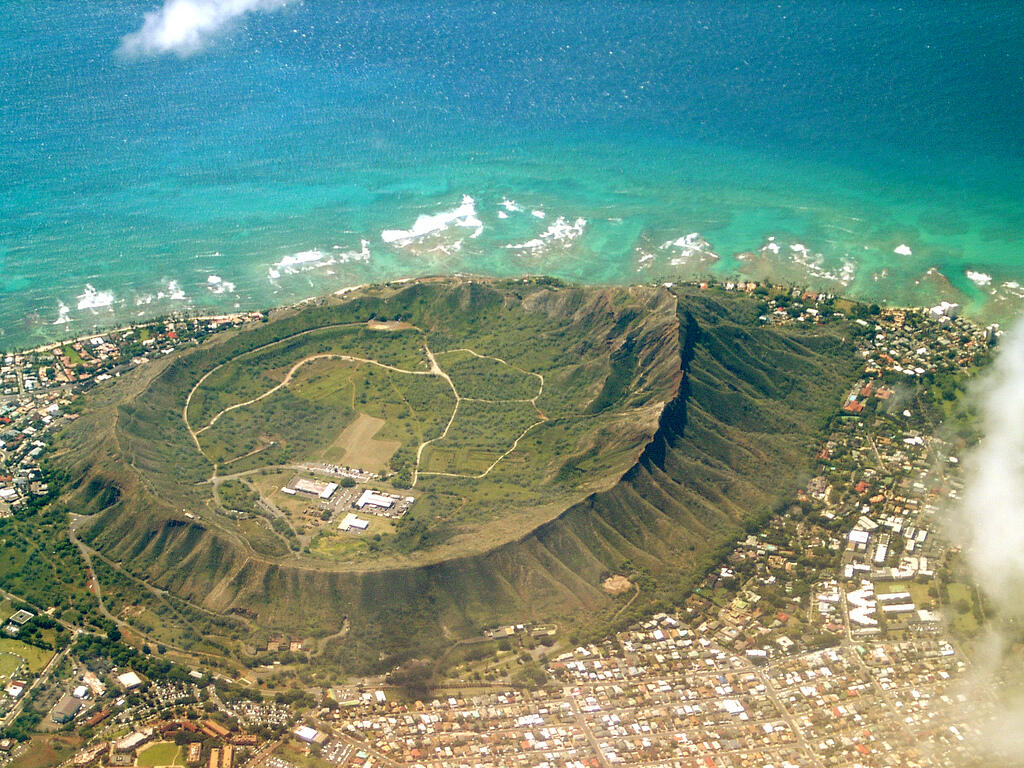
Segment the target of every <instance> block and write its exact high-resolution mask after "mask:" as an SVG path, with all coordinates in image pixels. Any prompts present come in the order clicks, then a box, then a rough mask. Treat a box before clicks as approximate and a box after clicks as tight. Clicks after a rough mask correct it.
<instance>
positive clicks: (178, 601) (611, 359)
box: [53, 278, 859, 671]
mask: <svg viewBox="0 0 1024 768" xmlns="http://www.w3.org/2000/svg"><path fill="white" fill-rule="evenodd" d="M761 312H762V310H761V309H760V305H759V303H758V299H757V297H753V298H751V297H749V296H746V295H740V294H739V292H737V291H731V292H729V291H725V290H723V289H721V288H714V289H709V290H706V291H705V290H698V289H697V288H689V287H685V286H681V287H676V288H673V289H671V290H666V289H664V288H654V287H614V288H608V287H605V288H582V287H577V286H567V285H563V284H561V283H559V282H557V281H552V280H547V279H543V278H532V279H527V280H521V279H520V280H506V281H498V280H478V279H472V280H470V279H468V278H445V279H436V280H419V281H413V282H406V283H402V284H391V285H384V286H377V287H368V288H364V289H361V290H360V291H357V292H353V293H350V294H348V295H346V296H343V297H338V296H333V297H329V298H326V299H320V300H316V301H312V302H309V303H307V304H305V305H303V306H300V307H293V308H289V309H286V310H279V311H275V312H273V313H272V314H271V316H270V318H269V320H268V322H266V323H255V324H250V325H247V326H245V327H243V328H242V329H240V330H237V331H225V332H222V333H218V334H215V335H214V336H213V337H212V338H210V339H207V340H205V341H203V342H202V343H200V344H198V345H196V346H194V347H192V348H189V349H183V350H180V351H178V352H176V353H174V354H171V355H168V356H167V357H166V358H163V359H160V360H154V361H151V362H150V363H148V364H146V365H143V366H141V367H139V368H137V369H136V370H134V371H132V372H130V373H126V374H124V375H123V376H121V377H120V378H119V379H116V380H115V381H111V382H107V383H104V384H102V385H100V386H98V387H96V388H95V389H94V390H92V391H91V392H90V393H89V394H88V395H87V397H86V399H85V402H84V404H83V407H82V408H81V409H80V410H81V416H80V418H79V419H78V420H77V421H75V422H74V424H73V425H71V426H70V427H69V428H67V429H66V430H64V431H63V432H62V433H61V435H60V436H59V437H58V440H57V441H56V446H55V447H56V451H55V455H54V458H53V465H54V466H55V467H56V468H57V469H58V471H59V472H60V475H61V476H60V478H59V480H60V481H61V487H62V493H61V495H60V498H59V499H58V501H57V502H56V503H57V504H61V505H64V506H65V507H66V508H67V509H68V510H69V511H72V512H75V513H77V514H79V515H85V516H89V517H85V518H76V519H75V520H76V522H75V530H76V531H77V536H78V537H79V538H80V539H81V540H82V542H84V544H85V545H87V546H89V547H91V548H92V549H93V551H94V553H95V555H94V557H93V558H92V562H93V566H94V569H96V570H97V579H98V580H99V581H100V582H102V584H103V586H104V599H105V601H106V602H107V603H108V605H111V606H112V608H111V609H112V610H123V609H127V608H130V607H132V606H134V605H135V604H136V603H139V602H140V601H141V602H142V603H143V604H144V605H146V606H149V608H150V611H149V613H147V614H146V616H147V617H149V616H151V617H152V618H151V619H147V621H148V624H147V626H149V627H152V629H151V630H148V631H151V632H154V633H158V634H159V636H160V637H166V639H167V640H168V642H171V643H180V644H181V645H182V646H184V647H186V648H196V649H198V650H203V651H209V652H211V653H215V654H219V655H224V654H229V655H235V654H239V655H240V656H241V657H242V658H248V659H250V660H255V659H256V656H254V654H255V653H256V651H255V650H254V649H255V648H256V647H257V646H258V645H259V644H260V642H262V641H265V640H267V639H268V638H269V637H272V636H273V635H274V633H281V632H287V633H289V634H291V635H293V636H299V637H307V638H308V637H316V638H320V640H319V641H318V644H317V646H316V649H317V650H316V654H315V655H316V656H317V658H318V659H320V660H322V661H324V662H325V663H337V664H340V665H342V666H344V667H345V668H347V669H351V670H360V671H371V670H379V669H381V668H386V667H387V664H388V663H390V661H391V660H395V659H401V658H408V657H410V656H417V655H419V654H423V653H426V654H430V653H435V652H436V653H440V652H442V651H443V648H444V647H446V646H447V645H450V644H451V642H453V640H454V639H456V638H466V637H471V636H479V633H480V631H481V629H483V628H486V627H490V626H495V625H496V624H500V623H507V622H541V623H553V624H557V625H558V626H559V627H562V628H570V627H571V628H572V629H573V631H574V633H575V634H577V635H579V636H580V637H582V636H584V635H586V633H595V634H593V636H597V634H596V633H600V632H604V631H606V630H607V628H608V627H609V626H610V625H612V624H617V623H618V624H621V623H622V622H628V621H630V620H634V619H636V618H638V617H640V616H641V615H643V612H644V611H650V610H652V609H658V607H659V606H662V607H663V606H666V605H669V604H673V603H674V602H678V601H679V600H682V599H685V597H686V596H687V595H688V594H689V589H690V588H691V587H692V585H693V584H694V583H695V582H694V579H696V578H698V577H699V576H700V574H702V573H703V572H704V571H705V570H706V569H707V568H709V567H711V566H712V564H714V563H715V562H718V561H719V560H720V558H721V557H723V556H724V554H725V553H726V552H727V551H728V548H729V547H730V546H731V542H733V541H734V540H735V538H736V536H738V535H739V534H740V533H741V532H742V531H743V529H744V526H749V525H751V524H753V525H754V526H755V527H756V525H758V524H759V522H758V521H763V520H764V519H766V517H767V516H768V515H770V514H772V512H773V511H774V510H776V509H777V508H778V507H779V505H780V504H787V503H790V502H791V500H792V498H793V493H795V491H796V490H797V489H798V488H799V487H801V484H802V483H806V481H807V480H808V479H809V475H808V474H807V473H808V471H809V470H810V469H811V465H812V464H813V461H812V460H813V453H812V446H813V445H815V444H817V441H818V440H820V432H821V430H822V429H824V428H826V426H827V424H828V422H829V419H831V418H834V417H835V413H836V407H837V403H839V402H840V401H841V397H842V395H843V393H844V392H845V391H846V390H847V388H848V387H849V386H850V384H852V382H853V381H854V379H855V376H856V374H857V371H858V370H859V368H858V361H857V360H856V359H855V357H854V355H853V354H852V352H851V350H852V345H851V344H850V343H849V341H848V339H849V335H850V333H852V332H853V327H852V326H850V325H849V324H848V323H847V322H846V321H839V322H835V323H829V324H826V325H823V326H819V325H817V324H793V325H789V326H773V325H765V324H763V323H762V322H761V321H760V320H759V319H758V316H759V314H760V313H761ZM349 462H353V463H355V464H356V465H357V466H362V468H363V469H365V470H367V471H368V472H372V473H374V475H376V476H375V477H372V478H370V477H368V476H365V475H360V476H359V478H358V479H357V480H355V486H354V487H349V488H345V487H342V488H339V489H338V490H337V491H335V494H334V495H333V496H332V500H331V501H329V502H326V503H324V502H321V500H320V499H319V498H318V497H317V496H316V494H315V493H314V494H306V495H303V494H302V493H301V492H299V491H297V492H296V493H295V494H291V493H285V492H284V491H282V490H281V489H282V488H285V487H287V488H289V489H290V490H294V489H296V487H297V486H298V485H299V484H298V483H297V481H299V480H315V481H318V482H323V483H326V482H328V481H336V482H338V483H339V485H340V484H341V483H342V478H340V477H332V476H330V475H328V474H325V473H323V472H321V471H316V467H321V468H322V467H323V466H324V465H325V464H334V465H337V464H339V463H342V464H348V463H349ZM349 466H352V464H349ZM310 487H311V488H312V489H313V490H314V491H315V490H316V489H318V488H319V487H320V486H310ZM367 489H369V490H373V491H376V492H379V493H390V494H393V495H394V496H396V497H398V498H399V499H402V500H403V504H405V505H406V506H407V507H408V510H407V511H406V512H405V513H404V514H403V515H402V516H401V517H400V518H394V517H392V518H389V517H386V516H385V515H382V514H371V513H370V510H368V509H362V510H354V509H352V506H351V503H352V501H353V500H357V499H358V496H357V495H356V494H359V495H361V494H362V493H363V492H364V491H365V490H367ZM345 494H348V495H345ZM300 497H301V498H300ZM406 498H413V499H414V501H413V502H412V503H411V505H410V504H407V503H405V502H404V500H405V499H406ZM337 500H340V506H338V505H336V506H334V507H333V508H330V505H331V504H332V503H335V502H336V501H337ZM396 506H398V505H396ZM350 514H354V515H356V517H357V519H359V520H362V521H366V522H368V523H369V526H368V528H367V529H366V530H365V531H361V530H360V529H359V528H358V527H357V528H356V529H355V530H354V531H353V530H347V531H346V530H339V524H340V523H342V522H343V521H344V520H345V518H346V517H348V516H349V515H350ZM612 574H621V575H623V576H625V577H626V578H627V579H628V580H629V582H630V583H631V584H633V585H634V589H633V590H627V591H626V592H624V593H622V594H620V595H618V596H616V595H610V594H608V592H606V590H605V589H603V588H602V584H603V583H604V582H605V580H606V579H607V578H608V577H609V576H610V575H612ZM147 586H148V587H152V588H154V589H153V590H149V589H146V588H145V587H147ZM627 603H628V604H627ZM126 615H127V614H126ZM580 633H583V634H580ZM261 658H262V657H261ZM253 663H256V662H255V661H253Z"/></svg>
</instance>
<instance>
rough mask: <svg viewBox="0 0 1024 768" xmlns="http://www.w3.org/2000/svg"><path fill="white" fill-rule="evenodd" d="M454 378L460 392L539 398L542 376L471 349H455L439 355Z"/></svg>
mask: <svg viewBox="0 0 1024 768" xmlns="http://www.w3.org/2000/svg"><path fill="white" fill-rule="evenodd" d="M437 359H438V362H439V363H440V364H441V365H442V366H443V367H444V369H445V371H447V372H448V375H449V376H451V377H452V381H453V382H454V383H455V388H456V389H458V390H459V394H460V395H462V397H466V398H476V399H481V400H529V399H531V398H534V397H537V396H538V395H539V394H540V391H541V385H542V381H541V378H540V376H539V375H537V374H536V373H531V372H528V371H523V370H521V369H518V368H513V367H512V366H510V365H509V364H508V363H506V362H505V361H503V360H497V359H495V358H492V357H480V356H479V355H478V354H474V353H473V352H470V351H468V350H455V351H452V352H445V353H442V354H440V355H438V356H437Z"/></svg>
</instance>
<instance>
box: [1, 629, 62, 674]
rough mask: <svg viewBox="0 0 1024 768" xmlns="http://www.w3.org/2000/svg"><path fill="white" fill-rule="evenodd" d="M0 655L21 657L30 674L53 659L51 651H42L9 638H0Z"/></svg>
mask: <svg viewBox="0 0 1024 768" xmlns="http://www.w3.org/2000/svg"><path fill="white" fill-rule="evenodd" d="M0 653H4V654H8V653H9V654H14V655H15V656H19V657H21V658H22V659H24V660H25V663H26V664H27V665H28V671H29V672H32V673H35V672H38V671H39V670H41V669H42V668H43V667H45V666H46V664H47V662H49V661H50V659H52V658H53V651H44V650H43V649H42V648H36V647H35V646H34V645H28V644H27V643H23V642H21V641H20V640H14V639H12V638H9V637H4V638H0Z"/></svg>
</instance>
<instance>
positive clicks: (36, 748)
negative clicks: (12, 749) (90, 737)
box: [9, 733, 82, 768]
mask: <svg viewBox="0 0 1024 768" xmlns="http://www.w3.org/2000/svg"><path fill="white" fill-rule="evenodd" d="M81 745H82V740H81V739H80V738H78V737H77V736H75V735H74V734H63V733H62V734H36V735H35V736H33V737H32V741H31V742H30V743H29V747H28V749H27V750H25V751H24V752H23V753H22V754H20V755H18V757H17V758H16V759H15V760H13V761H12V762H11V763H9V765H10V767H11V768H50V766H54V765H60V764H61V763H63V762H64V761H65V760H69V759H70V758H71V756H72V755H73V754H74V753H75V750H77V749H78V748H79V747H81Z"/></svg>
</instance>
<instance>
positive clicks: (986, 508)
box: [957, 322, 1024, 618]
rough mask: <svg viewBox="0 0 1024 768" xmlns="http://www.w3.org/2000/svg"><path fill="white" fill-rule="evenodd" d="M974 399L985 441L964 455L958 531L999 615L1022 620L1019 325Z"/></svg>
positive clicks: (1023, 418)
mask: <svg viewBox="0 0 1024 768" xmlns="http://www.w3.org/2000/svg"><path fill="white" fill-rule="evenodd" d="M974 395H975V397H976V398H977V401H978V402H979V404H980V406H981V408H980V410H981V416H982V428H983V434H984V437H983V438H982V440H981V441H980V442H979V443H978V444H977V446H975V448H974V449H973V450H972V451H971V453H970V455H969V456H968V457H967V462H966V463H967V478H966V479H967V486H966V488H965V489H964V494H963V500H962V502H963V503H962V504H961V505H960V508H959V510H958V512H959V515H958V520H957V522H958V523H959V526H958V527H959V530H960V532H961V534H962V535H963V539H964V541H965V544H966V553H967V556H968V559H969V561H970V564H971V569H972V571H973V572H974V576H975V578H976V579H977V582H978V584H979V585H980V586H981V588H982V590H983V591H984V592H985V593H986V594H987V595H988V596H989V599H991V600H992V601H994V603H995V607H996V608H997V609H998V610H999V612H1000V613H1001V614H1003V615H1004V616H1014V617H1016V618H1024V601H1022V600H1021V594H1022V591H1024V506H1022V500H1024V322H1022V323H1019V324H1018V325H1017V327H1016V328H1014V330H1013V331H1012V332H1011V333H1009V334H1006V335H1005V336H1004V337H1003V339H1002V340H1001V343H1000V344H999V348H998V355H997V357H996V360H995V362H994V363H993V364H992V367H991V368H990V369H989V371H987V372H986V375H985V376H984V377H983V378H982V380H981V381H980V382H979V384H978V385H977V387H976V388H975V390H974Z"/></svg>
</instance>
